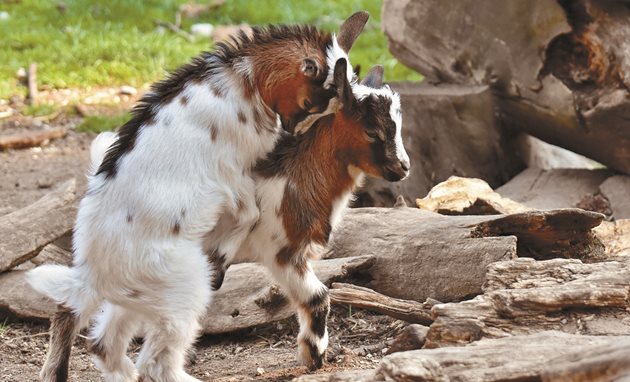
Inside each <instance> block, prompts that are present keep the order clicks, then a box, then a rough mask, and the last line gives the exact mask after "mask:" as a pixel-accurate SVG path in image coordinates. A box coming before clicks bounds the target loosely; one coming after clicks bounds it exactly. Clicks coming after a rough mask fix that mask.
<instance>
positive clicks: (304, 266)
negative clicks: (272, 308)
mask: <svg viewBox="0 0 630 382" xmlns="http://www.w3.org/2000/svg"><path fill="white" fill-rule="evenodd" d="M295 260H296V261H295V262H289V263H288V264H281V263H280V262H278V259H277V258H276V259H273V260H272V261H268V262H267V263H266V264H265V265H267V267H268V268H269V269H270V270H271V273H272V275H273V277H274V278H275V279H276V281H277V282H278V283H279V284H280V285H281V286H282V288H283V289H284V290H285V291H287V293H288V294H289V296H290V297H291V300H292V301H293V302H294V303H295V304H296V306H297V314H298V320H299V323H300V333H299V334H298V361H299V362H300V363H301V364H302V365H305V366H307V367H308V368H309V369H310V370H315V369H319V368H320V367H322V366H323V364H324V359H325V356H326V348H327V347H328V329H327V327H326V322H327V320H328V312H329V311H330V298H329V296H328V288H326V286H325V285H324V284H323V283H322V282H321V281H319V279H318V278H317V276H316V275H315V273H314V272H313V269H312V268H311V265H310V263H309V262H308V260H306V259H303V258H298V259H295Z"/></svg>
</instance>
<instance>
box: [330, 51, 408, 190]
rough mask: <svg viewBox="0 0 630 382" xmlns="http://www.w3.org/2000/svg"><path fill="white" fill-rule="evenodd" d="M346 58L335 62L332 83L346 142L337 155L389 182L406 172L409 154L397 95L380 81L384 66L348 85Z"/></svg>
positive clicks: (400, 177) (403, 176)
mask: <svg viewBox="0 0 630 382" xmlns="http://www.w3.org/2000/svg"><path fill="white" fill-rule="evenodd" d="M347 65H348V64H347V62H346V61H345V60H344V59H340V60H339V61H338V62H337V64H336V65H335V70H334V84H335V87H336V90H337V96H338V98H339V101H340V102H341V104H342V107H341V109H340V111H339V112H337V114H336V115H335V124H339V125H340V126H341V127H342V129H343V130H342V131H337V132H336V133H337V134H343V135H344V137H345V139H344V141H345V142H346V144H347V145H349V146H348V147H346V148H343V149H340V151H339V155H342V156H348V158H347V160H348V161H349V163H351V164H352V165H354V166H356V167H358V168H359V169H360V170H361V171H363V172H365V173H366V174H368V175H371V176H375V177H382V178H385V179H386V180H388V181H390V182H396V181H399V180H402V179H404V178H405V177H407V175H408V174H409V167H410V163H409V156H408V155H407V152H406V151H405V147H404V146H403V141H402V135H401V128H402V114H401V110H400V97H399V96H398V94H397V93H395V92H394V91H392V90H391V89H390V87H389V86H387V85H383V67H382V66H375V67H374V68H372V69H371V70H370V72H369V73H368V74H367V76H366V77H365V79H364V80H363V81H362V82H361V83H360V84H355V85H351V84H350V82H349V81H348V76H347Z"/></svg>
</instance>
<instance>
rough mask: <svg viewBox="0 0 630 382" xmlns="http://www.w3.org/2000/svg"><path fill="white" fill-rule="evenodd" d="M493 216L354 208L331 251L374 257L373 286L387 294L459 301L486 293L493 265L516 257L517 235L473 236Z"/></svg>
mask: <svg viewBox="0 0 630 382" xmlns="http://www.w3.org/2000/svg"><path fill="white" fill-rule="evenodd" d="M488 218H489V217H482V216H453V217H450V216H442V215H439V214H436V213H433V212H428V211H423V210H419V209H416V208H405V207H401V208H354V209H350V210H348V211H346V212H345V216H344V219H343V221H342V223H341V224H340V226H339V227H337V228H336V229H335V231H334V232H333V234H332V239H331V245H330V248H331V251H330V253H328V254H327V256H329V257H333V258H339V257H348V256H357V255H372V256H374V257H375V258H376V262H375V264H374V266H373V267H371V268H370V269H369V270H368V274H369V276H370V277H371V278H372V280H371V281H370V282H369V283H368V284H367V287H369V288H371V289H373V290H375V291H376V292H379V293H382V294H385V295H387V296H390V297H394V298H400V299H405V300H415V301H425V300H426V299H427V298H434V299H436V300H439V301H445V302H448V301H459V300H462V299H465V298H467V297H470V296H474V295H477V294H479V293H481V285H482V283H483V279H484V275H485V273H486V267H487V266H488V265H489V264H491V263H493V262H496V261H499V260H509V259H511V258H513V257H515V256H516V237H513V236H506V237H487V238H473V237H471V232H472V230H473V229H474V226H475V225H476V224H478V223H479V222H481V221H484V220H487V219H488Z"/></svg>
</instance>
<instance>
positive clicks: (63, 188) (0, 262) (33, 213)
mask: <svg viewBox="0 0 630 382" xmlns="http://www.w3.org/2000/svg"><path fill="white" fill-rule="evenodd" d="M75 192H76V181H75V180H74V179H71V180H68V181H66V182H64V183H63V184H61V185H60V186H59V187H57V188H56V189H55V190H54V191H52V192H50V193H49V194H47V195H45V196H44V197H42V198H41V199H39V200H38V201H36V202H35V203H33V204H31V205H29V206H27V207H24V208H22V209H20V210H17V211H14V212H12V213H10V214H7V215H4V216H1V217H0V237H1V238H2V241H0V272H5V271H7V270H9V269H11V268H13V267H14V266H16V265H18V264H20V263H23V262H25V261H28V260H30V259H31V258H33V257H35V256H36V255H37V253H38V252H39V251H40V250H41V249H42V248H43V247H44V246H45V245H46V244H48V243H50V242H52V241H54V240H55V239H57V238H58V237H60V236H62V235H64V234H65V233H67V232H68V231H70V230H71V229H72V225H73V224H74V217H75V215H76V209H77V207H76V203H75V200H76V199H75V196H76V195H75Z"/></svg>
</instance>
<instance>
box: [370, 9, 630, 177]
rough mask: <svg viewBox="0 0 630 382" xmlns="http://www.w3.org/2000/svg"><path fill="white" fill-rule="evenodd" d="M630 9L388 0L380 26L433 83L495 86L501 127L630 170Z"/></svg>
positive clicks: (393, 47)
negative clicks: (629, 22) (453, 4)
mask: <svg viewBox="0 0 630 382" xmlns="http://www.w3.org/2000/svg"><path fill="white" fill-rule="evenodd" d="M497 15H501V17H497ZM629 17H630V8H628V7H627V6H626V4H625V2H621V1H616V0H577V1H564V0H558V1H546V0H515V1H502V0H489V1H484V2H483V3H482V4H480V3H479V2H478V1H475V0H465V1H460V2H458V4H457V7H453V6H451V5H450V4H448V3H446V2H444V1H440V0H430V1H413V0H388V1H385V3H384V7H383V13H382V25H383V28H384V30H385V33H386V34H387V36H388V38H389V41H390V50H391V51H392V53H393V54H394V56H396V57H397V58H398V59H399V60H401V61H402V62H403V63H404V64H406V65H407V66H409V67H411V68H414V69H417V70H418V71H419V72H420V73H422V74H423V75H425V77H426V79H427V81H429V82H432V83H448V84H459V85H470V86H475V85H477V86H478V85H489V86H491V87H492V88H493V91H494V94H496V96H497V105H498V109H499V119H500V120H501V122H502V124H503V125H504V126H506V127H509V128H513V129H516V130H520V131H524V132H527V133H529V134H531V135H533V136H536V137H538V138H540V139H542V140H544V141H547V142H549V143H552V144H555V145H558V146H561V147H564V148H566V149H569V150H571V151H574V152H576V153H579V154H582V155H585V156H587V157H589V158H592V159H595V160H597V161H598V162H600V163H603V164H605V165H606V166H608V167H610V168H613V169H615V170H617V171H620V172H622V173H625V174H630V150H628V147H630V129H628V128H627V120H628V118H630V97H629V96H628V95H629V91H628V89H629V88H630V79H629V78H628V77H627V76H625V75H624V73H628V71H629V70H630V27H628V24H627V20H628V18H629Z"/></svg>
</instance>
